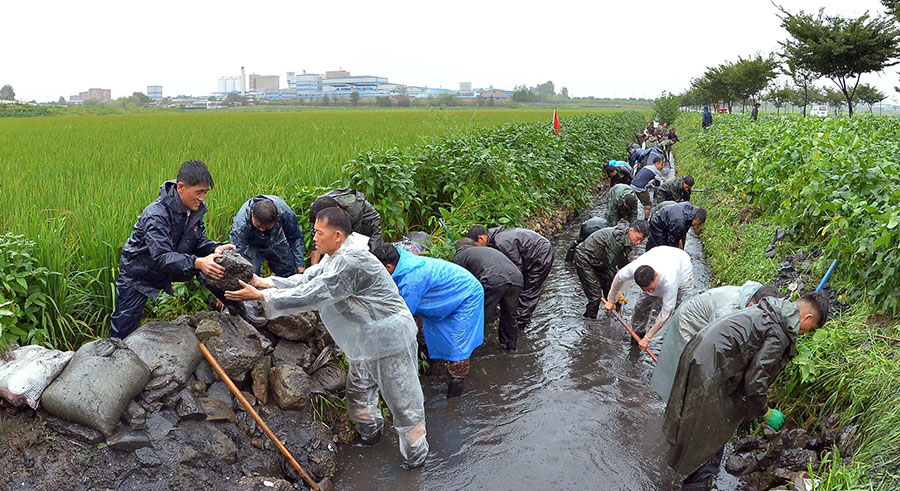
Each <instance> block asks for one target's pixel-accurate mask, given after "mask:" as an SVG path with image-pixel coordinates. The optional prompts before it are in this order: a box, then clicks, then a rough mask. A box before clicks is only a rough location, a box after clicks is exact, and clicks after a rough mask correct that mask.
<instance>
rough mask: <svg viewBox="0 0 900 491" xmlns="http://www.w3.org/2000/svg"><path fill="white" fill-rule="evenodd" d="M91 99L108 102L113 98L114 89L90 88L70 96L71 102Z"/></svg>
mask: <svg viewBox="0 0 900 491" xmlns="http://www.w3.org/2000/svg"><path fill="white" fill-rule="evenodd" d="M90 99H96V100H98V101H100V102H106V101H108V100H111V99H112V91H111V90H110V89H88V90H86V91H84V92H79V93H78V95H71V96H69V102H74V103H76V104H79V103H82V102H84V101H87V100H90Z"/></svg>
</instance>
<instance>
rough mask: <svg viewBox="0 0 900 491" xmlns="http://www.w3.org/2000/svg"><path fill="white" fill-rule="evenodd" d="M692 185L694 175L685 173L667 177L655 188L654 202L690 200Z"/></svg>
mask: <svg viewBox="0 0 900 491" xmlns="http://www.w3.org/2000/svg"><path fill="white" fill-rule="evenodd" d="M693 187H694V177H693V176H690V175H687V176H681V177H676V178H674V179H669V180H668V181H666V182H664V183H662V184H661V185H660V186H659V188H658V189H657V190H656V203H662V202H663V201H674V202H676V203H682V202H684V201H690V200H691V188H693Z"/></svg>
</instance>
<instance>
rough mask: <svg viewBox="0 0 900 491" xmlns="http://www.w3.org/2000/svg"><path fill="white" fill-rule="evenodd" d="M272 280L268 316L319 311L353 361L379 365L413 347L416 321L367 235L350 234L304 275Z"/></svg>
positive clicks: (267, 294)
mask: <svg viewBox="0 0 900 491" xmlns="http://www.w3.org/2000/svg"><path fill="white" fill-rule="evenodd" d="M271 280H272V283H273V284H274V285H275V289H268V290H262V292H263V296H264V297H265V298H264V300H263V301H262V304H263V307H264V308H265V311H266V317H268V318H270V319H272V318H275V317H281V316H285V315H290V314H295V313H298V312H305V311H310V310H318V311H319V314H320V315H321V317H322V323H323V324H325V327H326V328H327V329H328V332H329V333H330V334H331V337H332V338H333V339H334V342H335V343H337V345H338V346H339V347H340V348H341V350H343V351H344V353H346V354H347V357H348V358H349V359H350V360H352V361H365V360H377V359H379V358H384V357H387V356H390V355H393V354H396V353H400V352H405V351H407V350H408V348H409V346H410V345H411V344H413V343H415V340H416V330H417V328H416V323H415V320H413V317H412V314H411V313H410V312H409V309H408V308H407V307H406V302H404V301H403V298H402V297H401V296H400V293H399V292H398V290H397V285H396V284H394V280H392V279H391V275H390V274H389V273H388V272H387V270H386V269H385V268H384V266H383V265H382V264H381V262H379V261H378V259H377V258H376V257H375V256H373V255H372V254H371V253H370V252H369V247H368V239H367V238H366V237H365V236H362V235H359V234H357V233H353V234H351V235H350V237H348V238H347V241H346V242H345V243H344V244H343V245H342V246H341V247H340V249H338V250H337V251H336V252H335V253H334V255H333V256H332V255H326V256H325V257H323V258H322V260H321V261H320V262H319V263H318V264H316V265H314V266H311V267H310V268H307V270H306V272H304V273H303V274H296V275H293V276H291V277H288V278H278V277H272V278H271Z"/></svg>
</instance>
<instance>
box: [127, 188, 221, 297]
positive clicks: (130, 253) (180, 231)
mask: <svg viewBox="0 0 900 491" xmlns="http://www.w3.org/2000/svg"><path fill="white" fill-rule="evenodd" d="M205 214H206V204H205V203H203V204H201V205H200V209H198V210H197V211H194V212H191V213H190V216H188V211H187V209H186V208H185V207H184V204H182V203H181V198H180V197H179V196H178V192H177V191H176V183H175V181H166V182H164V183H163V185H162V186H160V188H159V198H156V200H154V201H153V203H150V205H149V206H147V208H144V211H143V212H142V213H141V216H139V217H138V219H137V223H135V224H134V228H133V229H132V230H131V235H130V236H129V237H128V240H127V241H126V242H125V245H124V246H122V254H121V256H120V257H119V276H120V277H121V278H122V279H124V280H125V281H126V282H127V283H128V284H129V285H131V286H132V287H134V288H135V289H136V290H137V291H139V292H141V293H142V294H144V295H146V296H148V297H154V298H155V297H156V295H158V294H159V292H160V291H166V292H169V293H171V292H172V282H173V281H189V280H191V279H192V278H193V277H194V275H196V273H197V270H196V269H194V260H195V259H197V257H198V256H199V257H202V256H208V255H209V254H212V253H213V252H214V251H215V249H216V247H217V246H218V245H219V243H218V242H215V241H213V240H210V239H209V237H207V236H206V225H205V224H204V222H203V216H204V215H205Z"/></svg>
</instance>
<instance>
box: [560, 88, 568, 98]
mask: <svg viewBox="0 0 900 491" xmlns="http://www.w3.org/2000/svg"><path fill="white" fill-rule="evenodd" d="M559 93H560V94H562V96H563V97H565V98H566V99H568V98H569V89H568V87H563V88H562V90H560V91H559Z"/></svg>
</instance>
